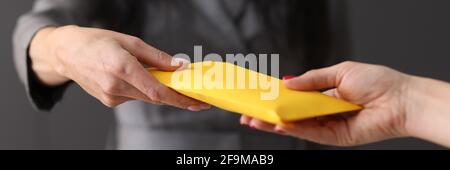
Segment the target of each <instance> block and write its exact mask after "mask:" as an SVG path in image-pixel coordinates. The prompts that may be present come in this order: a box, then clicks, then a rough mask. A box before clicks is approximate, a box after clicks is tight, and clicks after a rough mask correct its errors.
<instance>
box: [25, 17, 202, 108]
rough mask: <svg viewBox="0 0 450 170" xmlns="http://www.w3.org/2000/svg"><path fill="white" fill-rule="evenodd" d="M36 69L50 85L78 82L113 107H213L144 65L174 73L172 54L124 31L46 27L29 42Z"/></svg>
mask: <svg viewBox="0 0 450 170" xmlns="http://www.w3.org/2000/svg"><path fill="white" fill-rule="evenodd" d="M30 57H31V60H32V63H33V64H32V68H33V70H34V71H35V72H36V74H37V75H38V77H39V79H40V80H41V81H42V82H44V83H45V84H47V85H49V86H55V85H59V84H62V83H64V82H66V81H68V80H73V81H75V82H76V83H77V84H79V85H80V86H81V87H82V88H83V89H84V90H85V91H86V92H88V93H89V94H90V95H92V96H94V97H95V98H97V99H98V100H100V101H101V102H102V103H103V104H104V105H106V106H108V107H115V106H117V105H119V104H121V103H124V102H126V101H129V100H142V101H146V102H148V103H153V104H168V105H172V106H176V107H179V108H183V109H189V110H192V111H200V110H203V109H208V108H209V107H210V106H209V105H207V104H205V103H202V102H199V101H197V100H194V99H192V98H189V97H186V96H183V95H181V94H179V93H177V92H175V91H173V90H171V89H169V88H167V87H166V86H164V85H162V84H161V83H159V82H158V81H157V80H156V79H155V78H154V77H152V76H151V75H150V74H149V73H148V72H147V71H146V69H145V68H144V67H143V66H142V65H141V63H144V64H147V65H149V66H152V67H156V68H158V69H161V70H166V71H174V70H176V69H177V68H178V67H180V66H181V65H182V63H180V62H176V61H172V57H171V56H169V55H168V54H166V53H164V52H162V51H160V50H158V49H156V48H154V47H151V46H149V45H148V44H146V43H145V42H144V41H142V40H140V39H138V38H136V37H133V36H129V35H125V34H121V33H117V32H113V31H108V30H102V29H94V28H82V27H78V26H65V27H60V28H44V29H42V30H41V31H39V32H38V33H37V34H36V36H35V37H34V38H33V41H32V43H31V46H30Z"/></svg>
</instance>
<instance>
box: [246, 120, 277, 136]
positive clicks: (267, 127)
mask: <svg viewBox="0 0 450 170" xmlns="http://www.w3.org/2000/svg"><path fill="white" fill-rule="evenodd" d="M249 126H250V127H251V128H255V129H258V130H262V131H265V132H271V133H276V131H275V125H272V124H269V123H266V122H264V121H261V120H258V119H255V118H252V120H250V123H249Z"/></svg>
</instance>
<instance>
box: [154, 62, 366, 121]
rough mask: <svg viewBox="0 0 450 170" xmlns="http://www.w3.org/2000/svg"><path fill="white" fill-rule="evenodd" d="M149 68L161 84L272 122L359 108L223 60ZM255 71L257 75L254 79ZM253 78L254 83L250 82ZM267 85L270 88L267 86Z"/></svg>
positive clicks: (296, 119)
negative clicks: (167, 69) (179, 67)
mask: <svg viewBox="0 0 450 170" xmlns="http://www.w3.org/2000/svg"><path fill="white" fill-rule="evenodd" d="M148 70H149V72H150V73H151V74H152V75H153V76H154V77H156V78H157V79H158V80H159V81H160V82H161V83H162V84H164V85H166V86H168V87H170V88H172V89H174V90H176V91H178V92H179V93H181V94H184V95H186V96H189V97H191V98H194V99H197V100H200V101H203V102H205V103H209V104H211V105H213V106H216V107H218V108H221V109H224V110H228V111H231V112H236V113H241V114H244V115H247V116H251V117H254V118H258V119H260V120H263V121H265V122H268V123H272V124H285V123H286V122H293V121H298V120H302V119H307V118H312V117H318V116H324V115H330V114H336V113H342V112H349V111H356V110H359V109H361V107H360V106H357V105H354V104H351V103H348V102H345V101H342V100H338V99H336V98H333V97H330V96H327V95H324V94H322V93H320V92H305V91H294V90H290V89H287V88H286V87H285V86H284V84H283V83H282V81H281V80H280V79H277V78H274V77H271V76H268V75H265V74H261V73H257V72H255V71H252V70H249V69H245V68H242V67H239V66H236V65H234V64H230V63H226V62H213V61H207V62H198V63H192V64H189V66H188V67H186V68H185V69H182V70H177V71H175V72H164V71H159V70H156V69H153V68H150V69H148ZM242 74H244V75H245V76H242ZM255 75H257V76H256V77H257V78H256V79H255V77H254V76H255ZM252 76H253V77H252ZM252 82H253V84H252V85H250V84H251V83H252ZM255 82H257V83H255ZM260 82H263V83H260ZM264 82H265V83H264ZM267 82H271V83H267ZM242 83H244V85H242ZM255 84H256V85H255ZM270 85H272V86H273V87H272V88H273V89H270V88H269V87H270ZM276 85H278V89H276V87H275V86H276ZM269 89H270V90H269ZM276 90H277V91H278V95H273V96H270V95H271V94H276V92H273V91H276ZM271 91H272V93H271ZM264 96H265V97H264ZM267 96H269V97H267Z"/></svg>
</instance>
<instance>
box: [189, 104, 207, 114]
mask: <svg viewBox="0 0 450 170" xmlns="http://www.w3.org/2000/svg"><path fill="white" fill-rule="evenodd" d="M187 109H188V110H190V111H193V112H198V111H201V110H203V109H202V107H201V106H199V105H193V106H189V107H188V108H187Z"/></svg>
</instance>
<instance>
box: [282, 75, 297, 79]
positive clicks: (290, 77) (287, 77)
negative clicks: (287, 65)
mask: <svg viewBox="0 0 450 170" xmlns="http://www.w3.org/2000/svg"><path fill="white" fill-rule="evenodd" d="M295 77H296V76H291V75H287V76H283V80H289V79H293V78H295Z"/></svg>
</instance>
